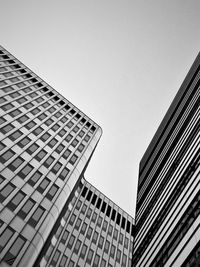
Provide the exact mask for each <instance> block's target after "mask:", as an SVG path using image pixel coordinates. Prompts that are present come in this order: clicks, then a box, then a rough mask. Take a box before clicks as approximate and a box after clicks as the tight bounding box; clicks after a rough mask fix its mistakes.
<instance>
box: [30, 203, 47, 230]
mask: <svg viewBox="0 0 200 267" xmlns="http://www.w3.org/2000/svg"><path fill="white" fill-rule="evenodd" d="M44 212H45V209H44V208H42V207H41V206H39V207H37V209H36V210H35V212H34V213H33V215H32V217H31V218H30V219H29V221H28V222H29V224H30V225H31V226H33V227H35V226H36V225H37V224H38V222H39V220H40V219H41V217H42V215H43V214H44Z"/></svg>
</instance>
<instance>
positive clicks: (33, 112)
mask: <svg viewBox="0 0 200 267" xmlns="http://www.w3.org/2000/svg"><path fill="white" fill-rule="evenodd" d="M40 111H41V110H40V109H39V108H34V109H33V110H32V111H31V113H32V114H33V115H36V114H38V113H39V112H40Z"/></svg>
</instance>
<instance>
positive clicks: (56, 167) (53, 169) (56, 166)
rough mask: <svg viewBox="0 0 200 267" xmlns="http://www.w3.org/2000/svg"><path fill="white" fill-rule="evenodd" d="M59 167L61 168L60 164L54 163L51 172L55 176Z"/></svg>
mask: <svg viewBox="0 0 200 267" xmlns="http://www.w3.org/2000/svg"><path fill="white" fill-rule="evenodd" d="M61 167H62V164H61V163H60V162H56V164H55V165H54V166H53V168H52V169H51V171H52V172H53V173H55V174H56V173H57V172H58V171H59V170H60V168H61Z"/></svg>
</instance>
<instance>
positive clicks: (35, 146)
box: [26, 143, 39, 154]
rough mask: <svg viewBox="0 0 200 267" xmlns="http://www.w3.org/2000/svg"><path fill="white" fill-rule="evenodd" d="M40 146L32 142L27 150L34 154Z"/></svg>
mask: <svg viewBox="0 0 200 267" xmlns="http://www.w3.org/2000/svg"><path fill="white" fill-rule="evenodd" d="M38 148H39V146H38V145H37V144H35V143H34V144H32V145H31V146H29V147H28V148H27V149H26V151H27V152H28V153H29V154H33V153H34V152H35V151H36V150H37V149H38Z"/></svg>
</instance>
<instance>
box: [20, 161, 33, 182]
mask: <svg viewBox="0 0 200 267" xmlns="http://www.w3.org/2000/svg"><path fill="white" fill-rule="evenodd" d="M32 170H33V166H32V165H31V164H27V165H26V166H25V167H24V168H23V169H22V170H21V171H20V172H19V173H18V175H19V176H20V177H21V178H22V179H24V178H26V176H27V175H28V174H29V173H30V172H31V171H32Z"/></svg>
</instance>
